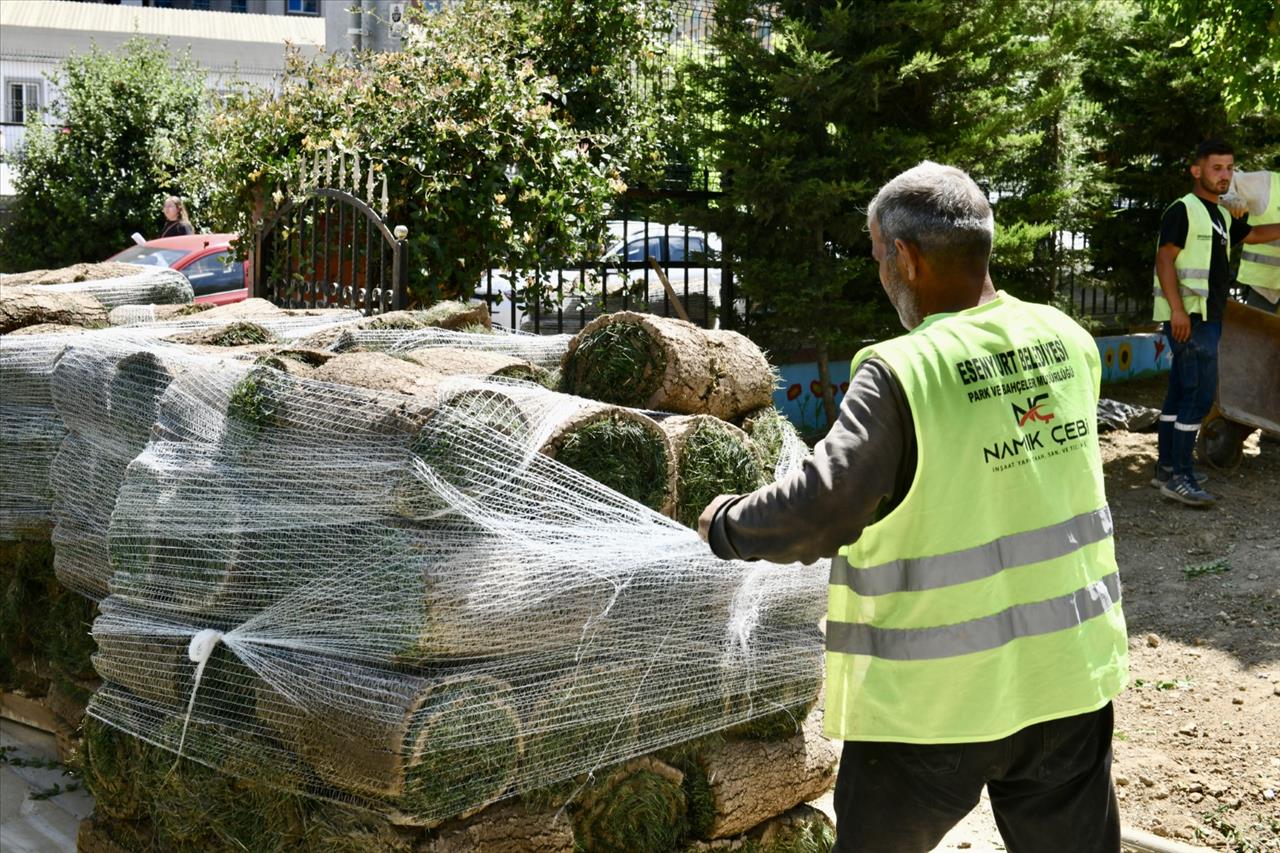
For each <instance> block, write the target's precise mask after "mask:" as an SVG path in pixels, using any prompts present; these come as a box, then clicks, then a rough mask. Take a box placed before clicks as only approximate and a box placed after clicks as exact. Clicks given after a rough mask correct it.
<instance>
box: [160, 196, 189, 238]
mask: <svg viewBox="0 0 1280 853" xmlns="http://www.w3.org/2000/svg"><path fill="white" fill-rule="evenodd" d="M194 233H195V229H194V228H192V227H191V220H190V219H188V218H187V208H186V206H185V205H183V203H182V199H180V198H178V197H177V196H176V195H171V196H169V197H168V198H166V199H165V200H164V228H163V230H161V232H160V236H161V237H181V236H183V235H185V234H194Z"/></svg>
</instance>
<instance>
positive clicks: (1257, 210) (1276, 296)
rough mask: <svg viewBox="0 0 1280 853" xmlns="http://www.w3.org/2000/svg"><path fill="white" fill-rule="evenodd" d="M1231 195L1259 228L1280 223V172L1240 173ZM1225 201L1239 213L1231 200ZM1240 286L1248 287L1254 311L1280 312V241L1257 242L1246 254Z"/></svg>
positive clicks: (1247, 301)
mask: <svg viewBox="0 0 1280 853" xmlns="http://www.w3.org/2000/svg"><path fill="white" fill-rule="evenodd" d="M1229 196H1230V197H1232V198H1233V199H1234V200H1236V201H1238V202H1239V203H1240V204H1241V213H1245V214H1247V215H1248V216H1249V223H1250V224H1251V225H1253V226H1254V227H1255V228H1256V227H1258V226H1259V225H1272V224H1275V223H1277V222H1280V172H1272V171H1261V172H1236V173H1235V176H1234V177H1233V178H1232V180H1231V190H1230V192H1229ZM1222 200H1223V202H1224V203H1227V205H1228V207H1229V208H1230V210H1231V212H1232V213H1233V214H1235V213H1236V212H1237V209H1236V208H1235V207H1232V206H1231V204H1230V202H1229V201H1228V198H1227V197H1224V198H1223V199H1222ZM1236 283H1237V284H1240V285H1244V286H1245V294H1244V303H1245V304H1246V305H1248V306H1249V307H1250V308H1257V309H1259V310H1260V311H1266V312H1267V313H1269V314H1275V313H1278V312H1280V240H1272V241H1271V242H1269V243H1255V244H1252V245H1250V246H1249V247H1248V248H1247V249H1245V250H1244V251H1242V252H1241V253H1240V269H1239V271H1238V272H1237V273H1236Z"/></svg>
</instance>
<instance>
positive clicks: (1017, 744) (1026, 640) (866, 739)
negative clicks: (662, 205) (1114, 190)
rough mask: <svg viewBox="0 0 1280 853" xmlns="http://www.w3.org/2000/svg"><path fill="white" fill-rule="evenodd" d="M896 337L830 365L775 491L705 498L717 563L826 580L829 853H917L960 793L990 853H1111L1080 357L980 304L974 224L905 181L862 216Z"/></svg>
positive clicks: (1095, 462)
mask: <svg viewBox="0 0 1280 853" xmlns="http://www.w3.org/2000/svg"><path fill="white" fill-rule="evenodd" d="M868 219H869V228H870V231H871V241H872V247H873V254H874V256H875V258H876V260H877V261H878V262H879V264H880V281H881V283H882V284H883V286H884V289H885V291H886V292H887V293H888V295H889V298H890V300H891V301H892V302H893V304H894V307H895V308H896V309H897V311H898V316H899V317H900V318H901V319H902V323H903V325H904V326H905V327H907V328H908V329H909V330H910V332H909V333H908V334H906V335H903V336H901V337H898V338H894V339H893V340H890V341H885V342H883V343H879V344H876V345H874V346H872V347H868V348H867V349H866V350H863V351H862V352H861V353H859V354H858V356H856V357H855V359H854V365H853V372H852V377H853V378H852V381H851V383H850V387H849V392H848V393H847V394H846V395H845V398H844V401H843V403H842V406H841V413H840V420H839V422H838V423H837V424H836V425H835V426H834V427H833V428H832V430H831V432H830V433H829V434H828V436H827V437H826V438H825V439H824V440H823V441H822V442H821V443H820V444H819V445H818V446H817V447H816V448H815V451H814V455H813V457H812V458H811V459H810V460H809V461H807V462H806V464H805V465H804V466H803V468H802V469H801V470H800V471H798V472H797V473H796V474H795V475H794V476H792V477H789V478H787V479H785V480H782V481H779V482H777V483H775V484H772V485H770V486H766V487H764V488H762V489H760V490H758V491H756V492H754V493H752V494H749V495H744V496H721V497H719V498H717V499H716V500H715V501H713V502H712V503H711V504H710V505H709V506H708V507H707V509H706V510H705V511H704V513H703V515H702V518H701V519H700V525H699V526H700V531H701V533H702V534H703V536H704V538H706V539H707V540H708V541H709V542H710V544H711V547H712V550H713V551H714V552H715V553H716V554H717V555H718V556H721V557H725V558H737V559H747V560H754V559H765V560H771V561H774V562H790V561H801V562H809V561H812V560H816V559H818V558H821V557H830V556H832V555H833V554H834V555H836V556H835V558H834V559H833V560H832V563H831V583H830V587H829V594H828V614H827V638H826V645H827V679H826V704H825V707H824V720H825V726H826V732H827V735H828V736H829V737H833V738H836V739H839V740H843V741H844V742H845V745H844V754H843V757H842V759H841V763H840V775H839V779H838V780H837V782H836V791H835V810H836V824H837V825H836V832H837V838H836V849H837V850H838V851H855V850H874V851H926V850H931V849H933V847H935V846H936V845H937V843H938V842H939V841H940V840H941V838H942V836H943V835H945V834H946V832H947V831H948V830H949V829H950V828H951V827H952V826H954V825H955V824H956V823H957V822H958V821H959V820H960V819H961V818H963V817H964V816H965V814H967V813H968V812H969V811H970V810H971V809H972V808H973V807H974V806H975V805H977V803H978V798H979V795H980V794H981V792H982V789H983V788H984V787H986V788H987V790H988V791H989V793H990V796H991V804H992V808H993V810H994V812H995V816H996V822H997V824H998V825H999V828H1000V832H1001V835H1002V836H1003V837H1004V839H1005V843H1006V845H1007V847H1008V849H1009V850H1011V851H1014V853H1023V851H1027V852H1028V853H1030V851H1037V852H1038V851H1043V850H1080V851H1108V853H1110V851H1117V850H1119V849H1120V831H1119V827H1120V823H1119V816H1118V811H1117V806H1116V800H1115V794H1114V791H1113V789H1112V787H1111V776H1110V767H1111V729H1112V716H1111V699H1112V697H1114V696H1115V695H1116V694H1117V693H1118V692H1119V691H1120V690H1121V689H1122V688H1123V687H1124V683H1125V680H1126V678H1127V671H1128V668H1127V663H1128V657H1127V645H1126V636H1125V626H1124V616H1123V614H1122V612H1121V607H1120V585H1119V579H1118V573H1117V569H1116V563H1115V553H1114V548H1113V543H1112V537H1111V531H1112V526H1111V515H1110V512H1109V510H1108V508H1107V504H1106V496H1105V494H1104V491H1103V483H1102V468H1101V459H1100V456H1099V453H1098V444H1097V436H1096V430H1095V429H1094V428H1093V424H1094V423H1095V419H1096V407H1097V397H1098V380H1099V376H1100V365H1099V358H1098V350H1097V347H1096V346H1095V345H1094V343H1093V340H1092V339H1091V338H1090V337H1089V335H1088V334H1087V333H1085V332H1084V331H1083V330H1082V329H1081V328H1080V327H1079V326H1078V325H1076V324H1075V323H1074V322H1072V321H1071V319H1070V318H1068V317H1067V316H1066V315H1064V314H1062V313H1061V312H1059V311H1056V310H1055V309H1052V308H1049V307H1046V306H1043V305H1034V304H1031V303H1024V302H1021V301H1019V300H1017V299H1014V298H1013V297H1011V296H1009V295H1008V294H1005V293H998V292H996V290H995V288H994V287H993V286H992V283H991V279H990V276H989V275H988V272H987V262H988V258H989V256H990V252H991V242H992V238H993V233H994V222H993V218H992V212H991V207H990V205H989V204H988V203H987V200H986V198H985V197H984V196H983V194H982V192H981V191H980V190H979V189H978V187H977V186H976V185H975V184H974V183H973V181H972V180H970V179H969V177H968V175H965V174H964V173H963V172H961V171H960V170H958V169H954V168H950V167H947V166H940V165H938V164H936V163H928V162H926V163H921V164H920V165H919V166H916V167H915V168H914V169H910V170H908V171H907V172H904V173H903V174H901V175H899V176H898V177H896V178H894V179H893V180H892V181H890V182H889V183H888V184H886V185H885V186H884V187H883V188H882V189H881V190H880V192H879V194H877V196H876V198H875V200H874V201H873V202H872V204H871V209H870V211H869V213H868Z"/></svg>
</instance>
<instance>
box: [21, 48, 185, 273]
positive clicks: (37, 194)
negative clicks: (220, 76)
mask: <svg viewBox="0 0 1280 853" xmlns="http://www.w3.org/2000/svg"><path fill="white" fill-rule="evenodd" d="M53 80H54V82H55V83H56V85H57V86H58V88H59V89H60V90H61V95H62V96H61V99H60V100H58V101H57V102H55V103H54V104H53V105H52V107H51V110H50V113H51V115H52V116H53V117H54V118H55V119H56V120H57V123H58V126H57V127H48V126H46V125H45V124H43V123H42V122H41V120H40V118H39V117H38V116H31V117H29V118H28V121H27V126H26V132H25V136H24V137H23V146H22V148H21V149H20V150H19V151H18V154H17V170H16V171H17V175H16V177H15V179H14V188H15V189H16V191H17V199H16V201H15V204H14V209H13V220H12V221H11V222H10V224H9V225H8V227H7V228H6V229H5V231H4V234H3V236H2V237H0V249H2V251H0V267H2V268H3V269H4V270H5V271H7V272H15V271H20V270H28V269H38V268H45V267H60V266H66V265H69V264H73V263H78V262H81V261H101V260H103V259H104V258H106V257H108V256H110V255H112V254H114V253H116V252H118V251H119V250H121V249H123V248H125V247H126V246H128V245H129V235H130V234H131V233H132V232H134V231H141V232H143V233H148V232H155V231H156V230H158V227H159V225H160V223H161V221H162V216H163V214H162V212H161V205H162V203H163V200H164V196H166V195H169V194H175V195H181V194H182V193H181V189H182V186H181V183H180V181H179V177H178V176H179V175H181V174H184V173H188V172H190V171H192V170H193V168H194V167H195V166H196V159H197V156H198V153H197V145H196V143H195V140H196V138H197V136H198V135H199V133H200V132H201V123H202V121H203V116H204V105H205V80H204V75H203V73H201V71H200V70H199V69H198V68H197V67H196V66H195V64H194V63H192V62H191V61H190V59H189V58H177V59H175V58H174V57H173V56H172V55H171V54H170V53H169V52H168V50H167V49H166V47H165V46H164V45H162V44H156V43H154V42H152V41H150V40H148V39H146V38H143V37H141V36H135V37H133V38H131V39H129V40H128V41H127V42H125V43H124V45H122V46H121V48H120V49H119V50H118V51H115V52H110V53H109V52H104V51H100V50H98V49H97V48H94V49H92V50H90V51H89V52H88V53H85V54H73V55H72V56H70V57H68V58H67V60H66V61H65V62H64V63H63V65H62V68H61V69H60V71H59V72H58V73H57V74H55V75H54V77H53Z"/></svg>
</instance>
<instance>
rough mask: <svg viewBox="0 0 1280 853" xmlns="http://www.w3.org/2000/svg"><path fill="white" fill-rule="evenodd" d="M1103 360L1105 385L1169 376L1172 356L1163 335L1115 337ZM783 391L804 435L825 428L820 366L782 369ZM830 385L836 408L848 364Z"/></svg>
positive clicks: (782, 400)
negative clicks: (819, 374) (819, 376)
mask: <svg viewBox="0 0 1280 853" xmlns="http://www.w3.org/2000/svg"><path fill="white" fill-rule="evenodd" d="M1094 341H1095V342H1096V343H1097V344H1098V356H1099V358H1101V360H1102V381H1103V382H1124V381H1126V380H1129V379H1142V378H1144V377H1147V376H1154V375H1155V374H1157V373H1167V372H1168V370H1169V363H1170V359H1171V356H1170V354H1169V346H1168V342H1167V341H1166V340H1165V338H1164V335H1158V334H1136V335H1112V336H1109V337H1104V338H1094ZM779 372H780V373H781V376H782V384H781V387H780V388H778V389H777V390H775V391H774V392H773V404H774V405H775V406H776V407H777V408H778V409H779V410H780V411H782V412H783V413H784V414H785V415H786V416H787V417H788V418H789V419H790V420H791V422H792V423H793V424H795V425H796V427H797V428H799V429H800V431H801V432H804V433H816V432H820V431H822V429H823V428H824V427H825V426H826V422H827V419H826V417H825V416H824V415H823V413H822V383H821V382H819V381H818V365H817V362H813V361H808V362H802V363H798V364H784V365H782V366H781V367H780V368H779ZM831 385H832V391H833V392H834V393H835V398H836V405H837V406H838V405H840V401H841V399H843V397H844V393H845V392H846V391H848V390H849V362H848V361H847V360H845V361H840V362H832V364H831Z"/></svg>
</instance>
